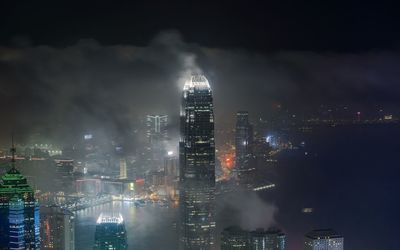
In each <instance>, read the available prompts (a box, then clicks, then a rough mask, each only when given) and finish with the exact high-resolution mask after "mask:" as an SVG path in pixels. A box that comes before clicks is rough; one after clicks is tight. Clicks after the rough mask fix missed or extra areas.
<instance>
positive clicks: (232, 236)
mask: <svg viewBox="0 0 400 250" xmlns="http://www.w3.org/2000/svg"><path fill="white" fill-rule="evenodd" d="M249 249H251V248H250V240H249V233H248V232H247V231H244V230H243V229H241V228H240V227H235V226H232V227H228V228H225V229H224V231H222V233H221V250H249Z"/></svg>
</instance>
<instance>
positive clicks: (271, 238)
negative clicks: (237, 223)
mask: <svg viewBox="0 0 400 250" xmlns="http://www.w3.org/2000/svg"><path fill="white" fill-rule="evenodd" d="M250 241H251V249H252V250H285V247H286V236H285V234H284V233H282V232H281V231H280V230H279V229H275V228H270V229H268V230H266V231H265V230H264V229H257V230H255V231H252V232H250Z"/></svg>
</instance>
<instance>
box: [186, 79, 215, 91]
mask: <svg viewBox="0 0 400 250" xmlns="http://www.w3.org/2000/svg"><path fill="white" fill-rule="evenodd" d="M194 88H197V89H210V88H211V87H210V84H209V82H208V80H207V78H206V77H205V76H204V75H192V76H191V77H190V78H189V79H188V80H187V81H186V82H185V85H184V87H183V90H189V89H194Z"/></svg>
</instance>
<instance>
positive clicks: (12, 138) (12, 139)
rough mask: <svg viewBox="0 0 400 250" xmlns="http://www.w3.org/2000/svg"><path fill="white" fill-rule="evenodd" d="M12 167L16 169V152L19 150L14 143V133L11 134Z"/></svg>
mask: <svg viewBox="0 0 400 250" xmlns="http://www.w3.org/2000/svg"><path fill="white" fill-rule="evenodd" d="M10 152H11V169H13V170H15V152H17V149H16V148H15V145H14V134H12V135H11V149H10Z"/></svg>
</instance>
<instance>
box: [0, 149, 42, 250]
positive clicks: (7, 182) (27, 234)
mask: <svg viewBox="0 0 400 250" xmlns="http://www.w3.org/2000/svg"><path fill="white" fill-rule="evenodd" d="M11 152H12V155H13V157H12V162H11V169H10V170H8V171H7V172H6V174H4V175H3V176H2V177H1V183H0V249H39V248H40V235H39V234H40V232H39V230H40V229H39V228H40V221H39V204H38V202H37V200H36V199H35V197H34V191H33V189H32V188H31V187H30V186H29V185H28V182H27V180H26V178H25V177H24V176H23V175H22V174H21V173H20V172H19V171H18V170H17V169H16V168H15V157H14V155H15V147H14V146H13V148H12V149H11Z"/></svg>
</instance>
